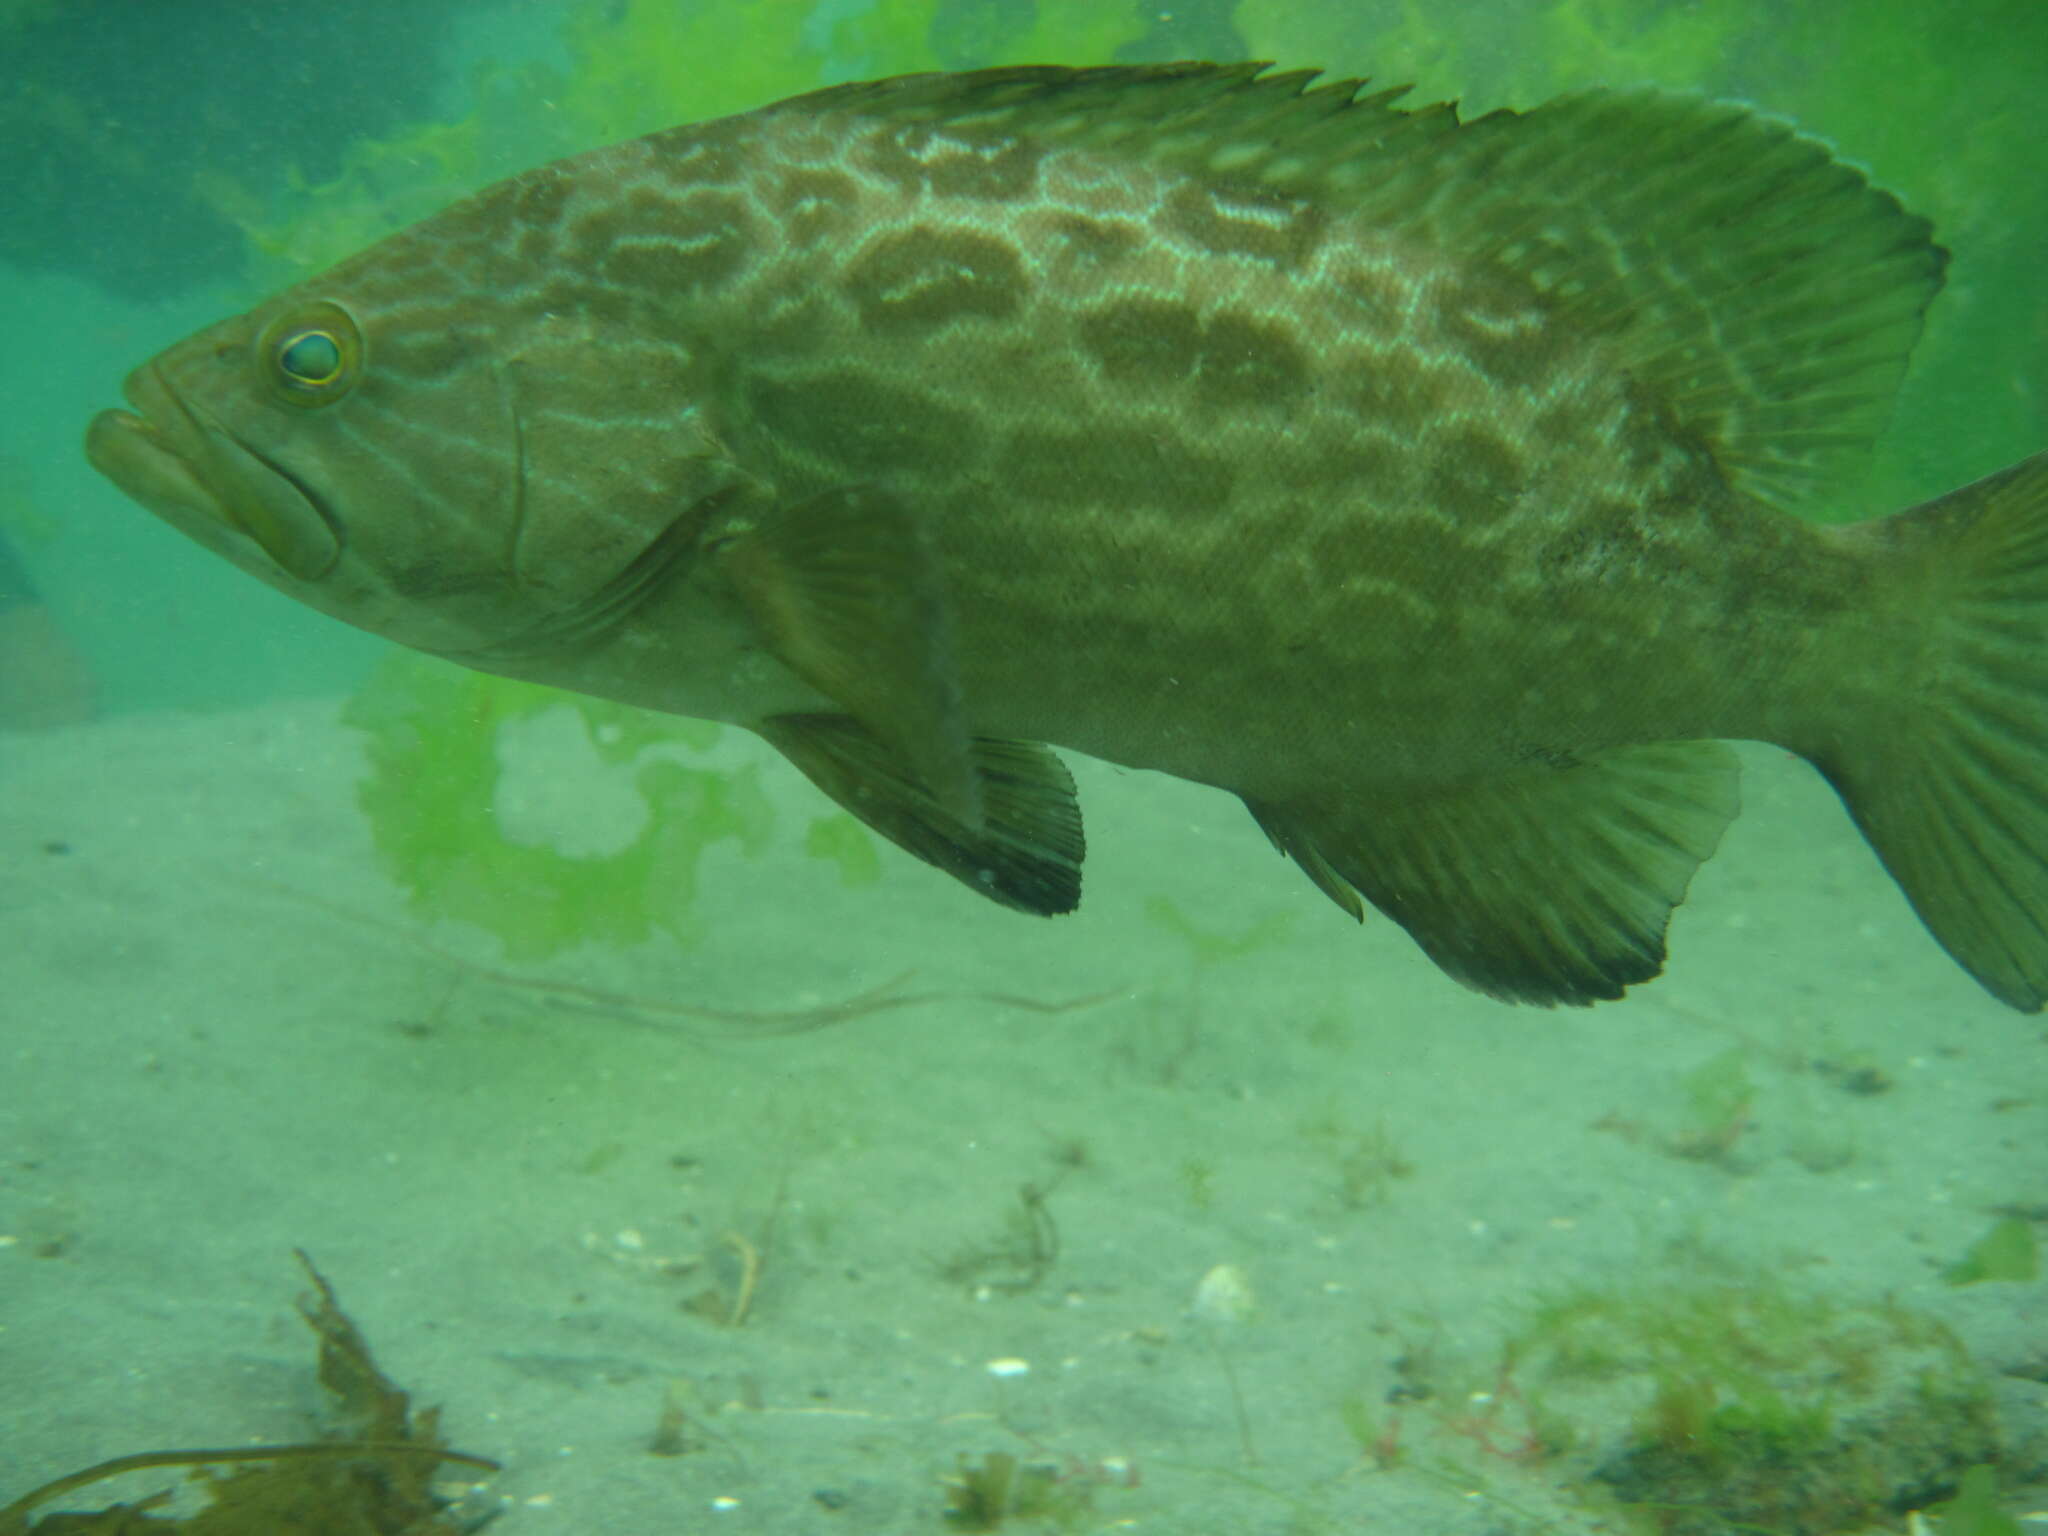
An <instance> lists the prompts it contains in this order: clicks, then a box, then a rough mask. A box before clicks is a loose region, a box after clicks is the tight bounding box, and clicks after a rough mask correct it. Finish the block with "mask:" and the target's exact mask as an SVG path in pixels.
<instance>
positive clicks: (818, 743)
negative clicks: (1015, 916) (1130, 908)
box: [758, 715, 1085, 917]
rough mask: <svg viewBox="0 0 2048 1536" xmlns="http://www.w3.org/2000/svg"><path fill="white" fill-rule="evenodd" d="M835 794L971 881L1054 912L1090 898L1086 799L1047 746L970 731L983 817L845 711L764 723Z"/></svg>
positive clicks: (893, 836) (1005, 898)
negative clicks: (943, 798) (1084, 862)
mask: <svg viewBox="0 0 2048 1536" xmlns="http://www.w3.org/2000/svg"><path fill="white" fill-rule="evenodd" d="M758 729H759V731H760V732H761V734H762V735H763V736H764V737H766V738H767V739H768V741H769V743H770V744H771V745H773V746H774V747H775V748H777V749H778V750H779V751H780V752H781V753H782V754H783V756H785V757H787V758H788V759H789V760H790V761H791V762H792V763H794V764H796V766H797V767H798V768H800V769H802V770H803V772H804V774H805V775H806V776H807V777H808V778H809V779H810V780H811V782H812V783H814V784H816V785H817V786H818V787H819V788H820V789H822V790H824V791H825V793H826V794H828V795H830V796H831V797H832V798H833V799H834V800H837V801H838V802H839V803H840V804H841V805H843V806H844V807H846V809H847V810H849V811H851V812H852V813H853V814H854V815H855V816H858V817H859V818H860V819H861V820H862V821H864V822H866V823H867V824H868V825H869V826H871V827H873V828H874V829H875V830H876V831H877V832H879V833H881V834H882V836H884V837H886V838H888V839H889V840H890V841H891V842H893V843H895V844H896V845H897V846H898V847H900V848H903V849H905V850H906V851H908V852H910V853H914V854H916V855H917V856H918V857H919V858H920V859H923V860H924V861H925V862H926V863H928V864H932V865H935V866H937V867H938V868H940V869H943V870H944V871H945V872H946V873H947V874H949V875H951V876H952V877H953V878H954V879H956V880H958V881H959V882H960V883H961V884H963V885H965V886H967V887H968V888H969V889H971V890H975V891H978V892H980V893H981V894H982V895H984V896H986V897H988V898H989V899H990V900H991V901H995V902H999V903H1001V904H1002V905H1003V906H1006V907H1014V908H1016V909H1017V910H1018V911H1020V912H1031V913H1036V914H1037V915H1039V916H1041V917H1050V916H1053V915H1054V914H1055V913H1060V912H1071V911H1073V910H1074V908H1075V907H1076V906H1078V905H1080V901H1081V856H1082V853H1083V851H1084V849H1085V844H1084V842H1083V840H1082V835H1081V807H1080V804H1079V802H1078V801H1077V800H1076V799H1075V798H1074V781H1073V778H1072V777H1071V776H1070V775H1069V774H1068V772H1067V770H1066V766H1065V765H1064V764H1063V763H1061V762H1060V760H1059V759H1058V758H1057V757H1055V756H1054V755H1053V754H1052V752H1051V751H1049V750H1048V749H1047V748H1045V747H1042V746H1039V745H1037V744H1036V743H1034V742H1028V741H1004V740H1001V739H998V738H996V737H991V736H976V737H971V738H969V740H968V743H967V747H968V753H967V760H968V767H969V771H970V772H971V773H972V774H973V775H974V777H975V789H976V800H977V801H978V803H979V804H980V805H981V806H982V809H983V817H982V822H981V824H980V825H978V826H969V825H967V824H966V823H965V822H963V821H961V820H960V819H959V818H958V817H956V816H954V815H953V814H952V813H951V812H950V811H949V810H947V808H946V807H945V806H943V805H941V804H940V803H939V802H938V799H937V797H936V796H934V795H933V794H932V793H931V792H930V791H929V790H928V789H927V788H926V787H925V784H924V783H923V781H922V775H921V774H919V773H917V772H914V771H913V770H912V769H911V767H910V765H909V764H908V763H906V762H905V761H904V760H903V758H902V757H901V756H899V755H898V753H897V752H896V751H895V749H894V748H893V747H892V746H891V745H890V744H889V743H888V742H885V741H883V740H882V739H881V738H880V737H878V736H876V735H875V734H874V733H873V732H871V731H870V730H868V729H867V727H866V726H864V725H863V724H862V723H861V722H860V721H858V720H853V719H849V718H848V717H846V716H844V715H778V716H776V717H775V718H773V719H771V720H766V721H763V722H762V723H761V725H760V726H759V727H758Z"/></svg>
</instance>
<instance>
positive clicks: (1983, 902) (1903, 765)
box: [1809, 453, 2048, 1012]
mask: <svg viewBox="0 0 2048 1536" xmlns="http://www.w3.org/2000/svg"><path fill="white" fill-rule="evenodd" d="M1865 530H1867V531H1868V533H1869V534H1870V535H1871V536H1872V537H1873V538H1874V539H1876V540H1878V541H1880V542H1881V543H1882V544H1883V545H1884V546H1886V547H1887V548H1888V551H1889V554H1890V556H1891V557H1892V563H1893V565H1894V569H1895V571H1896V572H1897V574H1898V576H1899V577H1900V578H1901V586H1900V590H1904V591H1909V592H1910V593H1911V594H1912V598H1913V607H1914V608H1915V609H1916V610H1917V617H1918V618H1919V622H1918V623H1915V624H1912V625H1910V626H1905V627H1903V628H1902V629H1901V631H1900V633H1902V634H1904V635H1908V636H1911V637H1912V638H1911V640H1910V641H1909V642H1908V643H1909V644H1910V645H1911V646H1912V647H1913V649H1912V654H1911V655H1910V657H1909V658H1908V659H1907V662H1906V666H1905V670H1904V677H1903V687H1902V688H1901V689H1899V691H1898V695H1897V697H1896V698H1895V699H1893V700H1891V701H1890V703H1891V704H1892V705H1893V706H1894V707H1888V708H1878V709H1875V710H1864V711H1859V712H1858V713H1859V715H1860V717H1861V718H1858V719H1851V720H1848V721H1846V722H1841V723H1838V725H1837V727H1836V730H1835V732H1834V733H1833V734H1834V742H1833V744H1832V745H1831V746H1830V748H1829V749H1828V750H1826V751H1824V752H1815V753H1810V754H1809V755H1810V756H1812V757H1814V759H1815V761H1816V762H1817V763H1818V764H1819V766H1820V768H1821V770H1822V771H1823V772H1824V773H1826V774H1827V776H1828V778H1829V779H1830V780H1831V781H1832V782H1833V784H1834V786H1835V788H1836V789H1837V790H1838V791H1839V792H1840V794H1841V796H1842V799H1843V801H1844V803H1846V804H1847V806H1848V807H1849V810H1850V813H1851V814H1852V815H1854V816H1855V818H1856V821H1857V824H1858V825H1859V826H1860V827H1861V828H1862V829H1863V834H1864V836H1865V837H1867V838H1868V839H1869V840H1870V843H1871V846H1872V847H1874V848H1875V849H1876V850H1877V852H1878V856H1879V857H1880V858H1882V859H1883V860H1884V863H1885V866H1886V868H1888V869H1889V870H1890V871H1891V873H1892V876H1893V878H1895V879H1896V880H1897V881H1898V882H1899V885H1900V886H1901V887H1902V888H1903V889H1904V891H1905V893H1906V896H1907V898H1908V899H1909V900H1910V901H1911V902H1912V904H1913V907H1914V910H1915V911H1917V912H1918V913H1919V914H1920V918H1921V920H1922V921H1923V922H1925V923H1926V925H1927V927H1928V929H1929V931H1930V932H1932V933H1933V934H1934V936H1935V938H1936V939H1938V940H1940V942H1941V944H1942V946H1943V947H1944V948H1945V949H1947V950H1948V952H1949V953H1950V954H1951V955H1953V956H1954V957H1955V959H1956V960H1957V961H1958V962H1959V963H1960V964H1961V965H1962V966H1963V968H1964V969H1965V970H1967V971H1968V972H1969V973H1970V974H1971V975H1972V976H1974V977H1976V979H1977V980H1978V981H1979V982H1980V983H1981V984H1982V985H1983V986H1984V988H1985V989H1986V990H1987V991H1989V992H1990V993H1991V994H1992V995H1993V996H1995V997H1997V998H1999V999H2000V1000H2001V1001H2003V1002H2006V1003H2009V1004H2011V1005H2012V1006H2013V1007H2015V1008H2019V1009H2023V1010H2025V1011H2027V1012H2035V1011H2038V1010H2039V1009H2040V1008H2041V1007H2042V1006H2043V1004H2044V1003H2048V453H2040V454H2036V455H2035V456H2034V457H2032V458H2030V459H2026V460H2024V461H2022V462H2021V463H2018V464H2015V465H2013V466H2012V467H2011V468H2010V469H2006V470H2002V471H2000V472H1999V473H1998V474H1995V475H1992V476H1990V477H1988V478H1987V479H1983V480H1979V481H1977V482H1976V483H1975V484H1974V485H1966V486H1964V487H1963V488H1962V489H1961V490H1957V491H1951V492H1950V493H1949V494H1948V495H1946V496H1943V497H1941V498H1939V499H1938V500H1935V501H1931V502H1927V503H1926V504H1924V505H1922V506H1918V507H1914V508H1911V509H1910V510H1908V511H1905V512H1901V513H1899V514H1897V515H1896V516H1895V517H1890V518H1886V519H1883V520H1881V521H1879V522H1877V523H1874V524H1865V525H1862V527H1861V528H1859V529H1858V530H1856V531H1857V532H1858V533H1862V532H1864V531H1865Z"/></svg>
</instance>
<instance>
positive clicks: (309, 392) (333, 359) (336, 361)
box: [256, 299, 363, 406]
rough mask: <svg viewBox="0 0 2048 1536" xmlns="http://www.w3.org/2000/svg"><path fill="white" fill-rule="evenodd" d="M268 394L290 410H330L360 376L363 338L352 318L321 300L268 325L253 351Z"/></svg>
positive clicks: (342, 310)
mask: <svg viewBox="0 0 2048 1536" xmlns="http://www.w3.org/2000/svg"><path fill="white" fill-rule="evenodd" d="M256 356H257V361H258V365H259V366H260V367H261V368H262V369H263V372H264V375H265V378H266V380H267V382H268V383H269V385H270V387H271V391H272V393H274V394H275V395H277V396H278V398H280V399H282V400H284V401H285V402H286V403H288V404H291V405H303V406H321V405H332V404H333V403H334V402H335V401H336V400H339V399H340V398H341V397H342V396H343V395H345V394H347V393H348V392H349V390H351V389H352V388H354V387H355V383H356V380H357V379H358V378H360V377H361V376H362V371H363V333H362V330H361V328H360V327H359V326H357V324H356V322H355V318H354V316H352V315H350V314H349V312H348V311H347V310H345V309H343V308H342V307H341V306H340V305H339V304H335V303H332V302H331V301H329V300H326V299H321V300H318V301H316V302H314V303H310V304H302V305H298V306H296V307H295V308H293V309H291V310H289V311H287V312H286V313H284V314H282V315H280V316H278V318H277V319H275V320H273V321H272V322H271V323H270V324H269V325H268V326H267V327H266V328H265V329H264V332H263V336H262V339H261V340H260V341H258V343H257V345H256Z"/></svg>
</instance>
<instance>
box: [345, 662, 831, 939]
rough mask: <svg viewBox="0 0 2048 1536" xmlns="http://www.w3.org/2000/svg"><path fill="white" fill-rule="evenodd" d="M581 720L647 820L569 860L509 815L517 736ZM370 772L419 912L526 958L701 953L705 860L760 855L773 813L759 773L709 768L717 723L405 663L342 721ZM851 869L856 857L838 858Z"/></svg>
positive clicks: (391, 864)
mask: <svg viewBox="0 0 2048 1536" xmlns="http://www.w3.org/2000/svg"><path fill="white" fill-rule="evenodd" d="M556 709H563V710H567V711H569V712H571V713H572V714H573V716H574V718H575V720H576V721H577V723H578V726H579V728H580V730H581V731H582V733H583V736H584V739H585V740H586V741H587V743H588V745H589V747H590V749H591V750H592V751H593V752H595V754H596V755H597V757H598V758H599V760H600V761H601V762H602V763H603V764H606V765H609V766H611V767H615V768H623V769H626V770H629V771H630V773H631V776H632V784H633V788H634V790H635V792H637V794H638V795H639V797H640V799H641V801H642V803H643V805H644V808H645V815H644V817H643V818H642V824H641V829H640V831H639V834H638V835H637V836H636V837H634V838H633V840H632V841H631V842H629V843H627V844H625V845H624V846H623V847H618V848H615V849H612V850H610V851H606V852H601V853H588V854H570V853H565V852H563V851H561V850H560V849H558V848H556V847H553V846H550V845H548V844H545V843H533V842H524V841H515V840H514V839H513V838H511V837H509V836H508V835H507V832H506V829H505V826H504V820H503V818H504V811H503V807H502V806H501V804H500V794H499V789H500V784H501V782H502V780H503V778H504V774H505V766H504V762H503V759H502V757H501V738H502V735H503V733H504V732H505V730H506V728H507V727H508V726H512V725H515V724H517V723H518V722H520V721H524V720H531V719H533V718H535V717H537V716H539V715H541V714H542V713H544V712H546V711H550V710H556ZM342 719H343V720H344V722H346V723H347V724H349V725H351V726H354V727H355V728H356V729H358V730H360V731H362V732H363V733H364V736H365V738H366V739H365V750H366V754H367V757H368V768H369V771H368V773H367V775H366V777H365V778H364V779H363V781H362V782H361V784H360V785H359V787H358V790H357V803H358V805H359V806H360V807H361V809H362V811H363V814H364V815H365V816H366V817H367V818H368V819H369V823H370V831H371V836H372V839H373V840H374V842H375V845H376V850H377V855H378V858H379V860H380V862H381V863H382V864H383V866H384V869H385V871H386V872H387V873H388V874H389V875H390V876H391V877H392V878H393V879H394V880H396V881H397V882H398V883H399V884H400V885H401V886H403V887H404V889H405V890H406V892H407V894H408V897H409V903H410V906H411V908H412V910H413V911H414V912H415V913H416V914H418V915H420V916H422V917H431V918H452V919H455V920H456V921H459V922H465V923H470V924H473V925H475V926H477V927H480V928H483V929H485V930H486V931H488V932H490V933H492V934H494V935H495V936H496V937H497V938H498V939H499V940H500V941H502V942H503V944H504V946H505V951H506V953H507V955H508V956H510V957H511V958H514V959H522V960H533V959H544V958H546V957H548V956H550V955H554V954H557V953H560V952H561V951H563V950H565V949H568V948H570V947H571V946H573V945H576V944H579V943H597V944H608V945H616V946H625V945H631V944H637V943H641V942H643V941H645V940H647V939H648V938H650V937H652V936H653V935H654V934H655V933H656V932H663V933H666V934H668V935H670V936H671V937H673V938H675V939H677V940H680V941H683V942H686V943H687V942H691V941H693V940H695V939H696V938H697V937H698V936H699V933H700V929H699V920H698V918H697V916H696V913H695V910H694V907H695V897H696V894H697V887H698V869H699V865H700V863H701V861H702V859H703V857H704V855H705V853H706V852H707V851H708V850H709V849H710V848H711V847H712V846H713V845H714V844H717V843H720V842H726V841H730V842H733V843H735V844H736V845H737V846H738V847H739V849H740V850H741V851H742V852H743V853H745V854H748V855H754V854H758V853H759V852H760V851H761V850H762V849H763V848H764V847H765V846H766V845H767V842H768V839H769V835H770V832H771V831H772V829H773V826H774V815H773V812H772V811H771V809H770V807H769V804H768V801H767V797H766V795H765V794H764V793H763V791H762V789H761V786H760V783H759V777H758V773H757V771H756V770H755V769H754V768H753V767H752V766H742V767H739V768H736V769H724V768H717V767H711V766H706V765H702V764H700V763H698V762H695V761H693V760H692V759H693V756H695V755H698V754H701V753H703V752H704V751H705V750H707V749H708V748H709V747H710V746H711V745H712V744H713V743H715V742H716V741H717V739H718V736H719V730H718V727H716V726H713V725H706V724H704V723H702V722H699V721H692V720H683V719H680V718H677V717H673V716H666V715H654V714H650V713H648V712H647V711H644V710H636V709H632V708H629V707H628V706H625V705H622V704H613V703H610V702H607V701H605V700H601V699H593V698H587V697H585V696H583V695H580V694H569V693H563V692H561V691H559V690H557V689H552V688H543V687H540V686H538V685H536V684H531V683H520V682H513V681H510V680H508V679H505V678H498V677H490V676H487V675H485V674H483V673H480V672H469V671H465V670H462V669H459V668H455V667H451V666H449V665H447V664H446V663H444V662H437V661H432V660H428V659H426V658H422V657H418V656H414V655H412V654H410V653H405V652H395V653H393V654H392V656H390V657H389V658H388V659H387V660H386V661H385V662H384V663H383V664H382V665H381V666H380V667H379V668H378V670H377V672H376V673H375V675H374V676H372V678H371V679H370V681H369V682H368V683H367V684H366V685H365V686H364V687H363V689H362V690H361V691H360V692H358V693H357V694H356V696H355V697H354V698H352V699H351V700H350V701H349V702H348V704H347V705H346V706H345V708H344V709H343V712H342ZM833 856H836V857H837V858H838V859H839V861H840V862H841V866H842V869H843V868H844V867H845V860H846V859H847V858H848V857H851V855H848V854H846V853H845V852H844V851H843V850H838V851H837V852H836V854H833Z"/></svg>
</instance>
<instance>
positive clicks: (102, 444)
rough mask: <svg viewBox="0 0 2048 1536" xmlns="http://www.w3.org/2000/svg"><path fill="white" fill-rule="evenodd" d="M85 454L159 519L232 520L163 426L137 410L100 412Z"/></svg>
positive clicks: (88, 433)
mask: <svg viewBox="0 0 2048 1536" xmlns="http://www.w3.org/2000/svg"><path fill="white" fill-rule="evenodd" d="M85 456H86V457H87V458H88V459H90V460H91V461H92V466H93V468H95V469H97V470H98V471H99V472H100V473H101V474H103V475H105V476H106V477H107V478H108V479H109V480H111V481H113V482H114V484H115V485H117V486H119V487H120V488H121V489H122V490H123V491H125V492H127V494H128V495H130V496H132V497H133V498H134V499H135V500H137V501H139V502H141V503H142V504H143V505H144V506H145V507H148V508H149V509H150V510H151V511H152V512H155V513H156V514H157V515H158V516H159V517H162V518H164V519H165V520H166V521H168V522H171V523H173V524H178V525H181V526H182V525H184V524H185V523H186V522H187V521H188V520H189V519H191V518H192V517H194V516H195V515H197V516H204V517H205V518H207V519H209V520H211V521H213V522H217V523H222V524H227V525H228V526H232V524H229V523H228V519H227V518H226V517H225V516H224V515H223V512H222V509H221V507H220V505H219V503H217V502H216V501H215V500H214V498H213V497H212V495H210V494H209V493H208V492H207V490H206V488H205V487H204V486H203V485H201V484H200V483H199V480H198V478H197V477H196V476H195V475H194V474H193V473H192V466H191V464H190V462H189V461H188V460H187V459H186V458H185V456H184V455H183V454H181V453H179V452H178V450H177V449H176V448H175V447H174V446H173V445H172V443H171V441H170V439H169V438H168V437H167V436H166V434H165V433H164V431H163V429H162V428H161V427H159V426H158V425H157V424H156V423H155V422H153V421H151V420H150V419H149V417H147V416H145V415H142V414H141V413H139V412H136V411H101V412H100V413H99V415H97V416H95V417H94V418H93V419H92V425H91V426H89V427H88V428H86V433H85Z"/></svg>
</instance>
